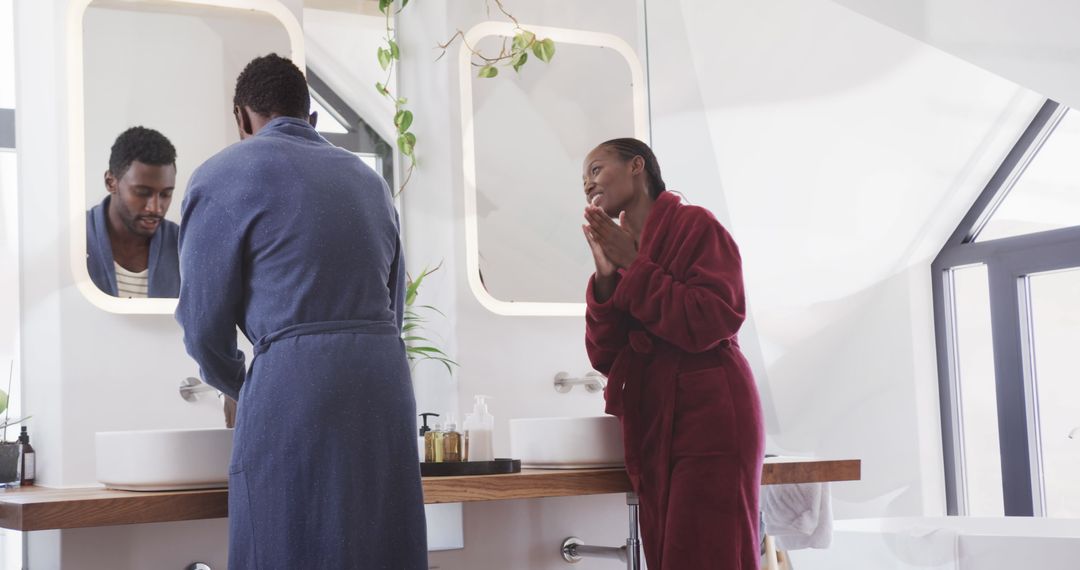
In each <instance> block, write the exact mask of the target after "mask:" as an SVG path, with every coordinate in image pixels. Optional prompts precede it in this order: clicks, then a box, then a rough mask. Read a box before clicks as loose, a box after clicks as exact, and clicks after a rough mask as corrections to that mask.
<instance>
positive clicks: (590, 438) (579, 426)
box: [510, 416, 623, 469]
mask: <svg viewBox="0 0 1080 570" xmlns="http://www.w3.org/2000/svg"><path fill="white" fill-rule="evenodd" d="M510 456H511V457H513V458H514V459H520V460H521V466H522V467H531V468H534V469H582V468H588V467H622V466H623V444H622V429H621V428H620V427H619V420H618V418H615V417H613V416H595V417H583V418H522V419H514V420H510Z"/></svg>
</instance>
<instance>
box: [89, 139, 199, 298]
mask: <svg viewBox="0 0 1080 570" xmlns="http://www.w3.org/2000/svg"><path fill="white" fill-rule="evenodd" d="M175 186H176V149H175V148H174V147H173V145H172V143H170V142H169V139H167V138H165V136H164V135H162V134H161V133H159V132H157V131H155V130H153V129H147V128H144V127H132V128H130V129H128V130H126V131H124V132H123V133H121V134H120V136H119V137H117V138H116V142H114V143H113V146H112V151H111V152H110V154H109V169H108V170H107V171H106V172H105V189H106V190H108V191H109V193H108V194H107V195H106V196H105V199H104V200H102V201H101V203H100V204H98V205H96V206H94V207H93V208H90V210H89V211H87V212H86V269H87V270H88V271H89V273H90V280H91V281H93V282H94V285H97V287H98V289H101V290H102V291H104V292H105V293H108V294H109V295H112V296H113V297H129V298H143V297H172V298H175V297H176V296H177V295H178V294H179V293H180V261H179V256H178V254H177V238H178V235H179V232H180V228H179V227H178V226H177V225H176V224H174V223H173V222H170V221H169V220H166V219H165V214H166V213H167V212H168V211H169V204H170V203H171V202H172V194H173V188H174V187H175Z"/></svg>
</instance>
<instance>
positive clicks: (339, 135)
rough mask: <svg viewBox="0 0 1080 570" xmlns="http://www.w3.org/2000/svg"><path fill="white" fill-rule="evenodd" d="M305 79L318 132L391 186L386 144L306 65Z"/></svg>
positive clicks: (390, 158) (390, 157) (390, 161)
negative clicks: (316, 120)
mask: <svg viewBox="0 0 1080 570" xmlns="http://www.w3.org/2000/svg"><path fill="white" fill-rule="evenodd" d="M307 78H308V85H309V86H310V87H311V110H312V111H313V112H318V114H319V120H318V122H317V123H316V124H315V128H316V129H317V130H318V131H319V134H321V135H322V136H323V138H325V139H326V140H328V141H330V142H331V143H333V144H335V145H337V146H340V147H341V148H343V149H345V150H348V151H351V152H352V153H353V154H355V155H356V156H358V157H360V160H362V161H364V163H365V164H367V165H368V166H370V167H371V168H372V169H374V170H375V171H376V172H378V173H379V174H382V177H383V178H385V179H386V183H387V184H389V185H390V188H391V189H393V188H394V159H393V150H392V149H391V148H390V145H389V144H387V142H386V141H384V140H383V139H382V137H380V136H379V135H378V133H376V132H375V130H374V129H372V128H371V127H370V126H368V124H367V123H365V122H364V120H363V119H362V118H360V115H358V114H356V111H353V110H352V108H350V107H349V106H348V105H347V104H346V103H345V101H344V100H342V99H341V97H339V96H338V94H337V93H334V91H333V89H331V88H330V86H329V85H327V84H326V83H325V82H323V80H322V79H320V78H319V76H318V75H316V74H315V72H314V71H312V70H311V69H310V68H308V70H307Z"/></svg>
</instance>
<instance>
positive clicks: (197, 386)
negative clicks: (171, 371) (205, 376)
mask: <svg viewBox="0 0 1080 570" xmlns="http://www.w3.org/2000/svg"><path fill="white" fill-rule="evenodd" d="M215 391H216V388H214V387H213V386H211V385H209V384H203V381H202V380H199V379H198V378H192V377H188V378H184V379H183V380H182V381H181V382H180V397H181V398H183V399H184V401H185V402H194V401H195V400H198V399H199V393H201V392H215Z"/></svg>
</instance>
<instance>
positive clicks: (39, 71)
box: [15, 0, 302, 570]
mask: <svg viewBox="0 0 1080 570" xmlns="http://www.w3.org/2000/svg"><path fill="white" fill-rule="evenodd" d="M284 4H286V5H287V6H288V7H289V8H290V9H291V10H293V12H294V13H295V14H296V16H297V18H300V16H301V14H300V8H301V6H302V2H301V0H288V1H287V2H284ZM67 8H68V2H67V1H66V0H52V1H37V2H18V3H17V6H16V20H15V21H16V30H17V34H16V38H15V40H16V54H17V57H18V64H17V66H16V70H17V84H16V97H17V99H18V101H19V108H18V114H17V117H16V121H17V125H16V127H17V129H18V133H19V157H18V159H19V179H18V183H19V198H20V200H19V215H20V222H21V223H20V228H19V248H20V249H19V254H20V263H21V267H20V275H19V284H20V288H21V291H22V298H21V302H20V310H21V315H20V335H21V338H20V340H21V346H22V350H21V361H22V382H23V386H24V391H25V397H24V403H25V409H26V410H27V411H28V412H29V413H33V414H34V424H33V429H34V430H35V432H36V437H35V439H34V447H35V449H36V450H37V453H38V480H39V482H40V484H42V485H48V486H72V485H86V484H92V483H93V482H94V479H95V478H94V458H93V454H94V448H93V434H94V432H95V431H103V430H112V429H143V428H182V427H207V426H214V425H221V423H222V417H221V410H220V405H219V404H216V403H215V402H212V401H209V400H207V401H204V402H203V403H200V404H197V405H193V404H189V403H186V402H184V401H183V400H181V399H180V397H179V396H178V394H177V392H176V387H177V386H178V384H179V382H180V380H181V379H182V378H184V377H185V376H189V375H194V374H195V373H196V370H197V368H196V366H195V364H194V363H193V362H192V361H191V360H190V359H188V358H187V356H186V355H185V354H184V350H183V346H182V343H181V334H180V329H179V326H178V325H177V324H176V323H175V321H174V320H173V319H172V317H171V316H168V315H146V316H121V315H112V314H108V313H105V312H102V311H100V310H98V309H96V308H94V307H93V306H92V305H91V304H90V303H88V302H87V301H86V300H85V299H84V298H83V297H82V295H81V294H80V293H79V292H78V290H77V289H76V288H75V286H74V282H73V279H72V276H71V271H70V261H69V259H70V258H69V256H70V255H72V252H71V251H69V247H68V244H69V239H70V237H69V234H68V233H67V232H68V231H69V230H68V228H67V227H66V223H65V220H67V219H68V215H69V213H68V210H67V206H68V200H67V195H68V189H67V188H68V187H67V184H68V181H69V180H71V179H72V177H75V176H78V177H81V176H83V173H75V172H69V171H68V169H67V167H66V159H65V153H64V151H63V150H62V149H64V148H66V144H65V142H66V138H65V137H66V132H67V127H66V125H65V117H66V113H65V110H66V107H65V103H66V102H65V97H64V93H65V92H66V82H65V72H64V70H65V49H66V39H65V38H66V33H65V23H66V19H65V18H66V12H67ZM228 103H229V101H223V105H228ZM226 108H227V107H226ZM78 253H79V252H76V254H78ZM193 526H197V527H199V529H198V530H194V529H193V528H192V527H193ZM215 529H216V530H215ZM225 544H226V537H225V532H224V521H209V522H202V523H192V524H191V525H187V524H185V523H180V524H171V523H170V524H168V525H161V526H155V527H153V528H150V529H146V528H143V527H137V526H133V527H109V528H102V529H89V530H72V531H62V532H61V531H51V532H36V533H31V534H30V551H31V558H32V561H33V567H34V568H59V567H64V568H79V569H80V570H83V569H85V570H98V569H102V570H104V569H115V568H118V566H117V565H116V564H117V562H116V561H117V558H116V557H117V556H121V557H126V559H125V560H126V564H128V566H127V567H129V568H146V567H150V566H153V567H164V568H168V567H170V566H171V565H173V564H174V563H175V561H176V560H179V559H187V558H190V559H192V560H195V559H200V558H203V559H208V560H220V559H221V558H222V557H223V555H224V551H225ZM103 545H107V546H108V548H103ZM112 547H115V548H117V549H122V550H121V551H120V552H116V551H112V550H110V548H112ZM159 563H160V564H164V565H166V566H159V565H158V564H159ZM119 567H124V566H122V565H121V566H119ZM218 567H220V564H219V565H218Z"/></svg>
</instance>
